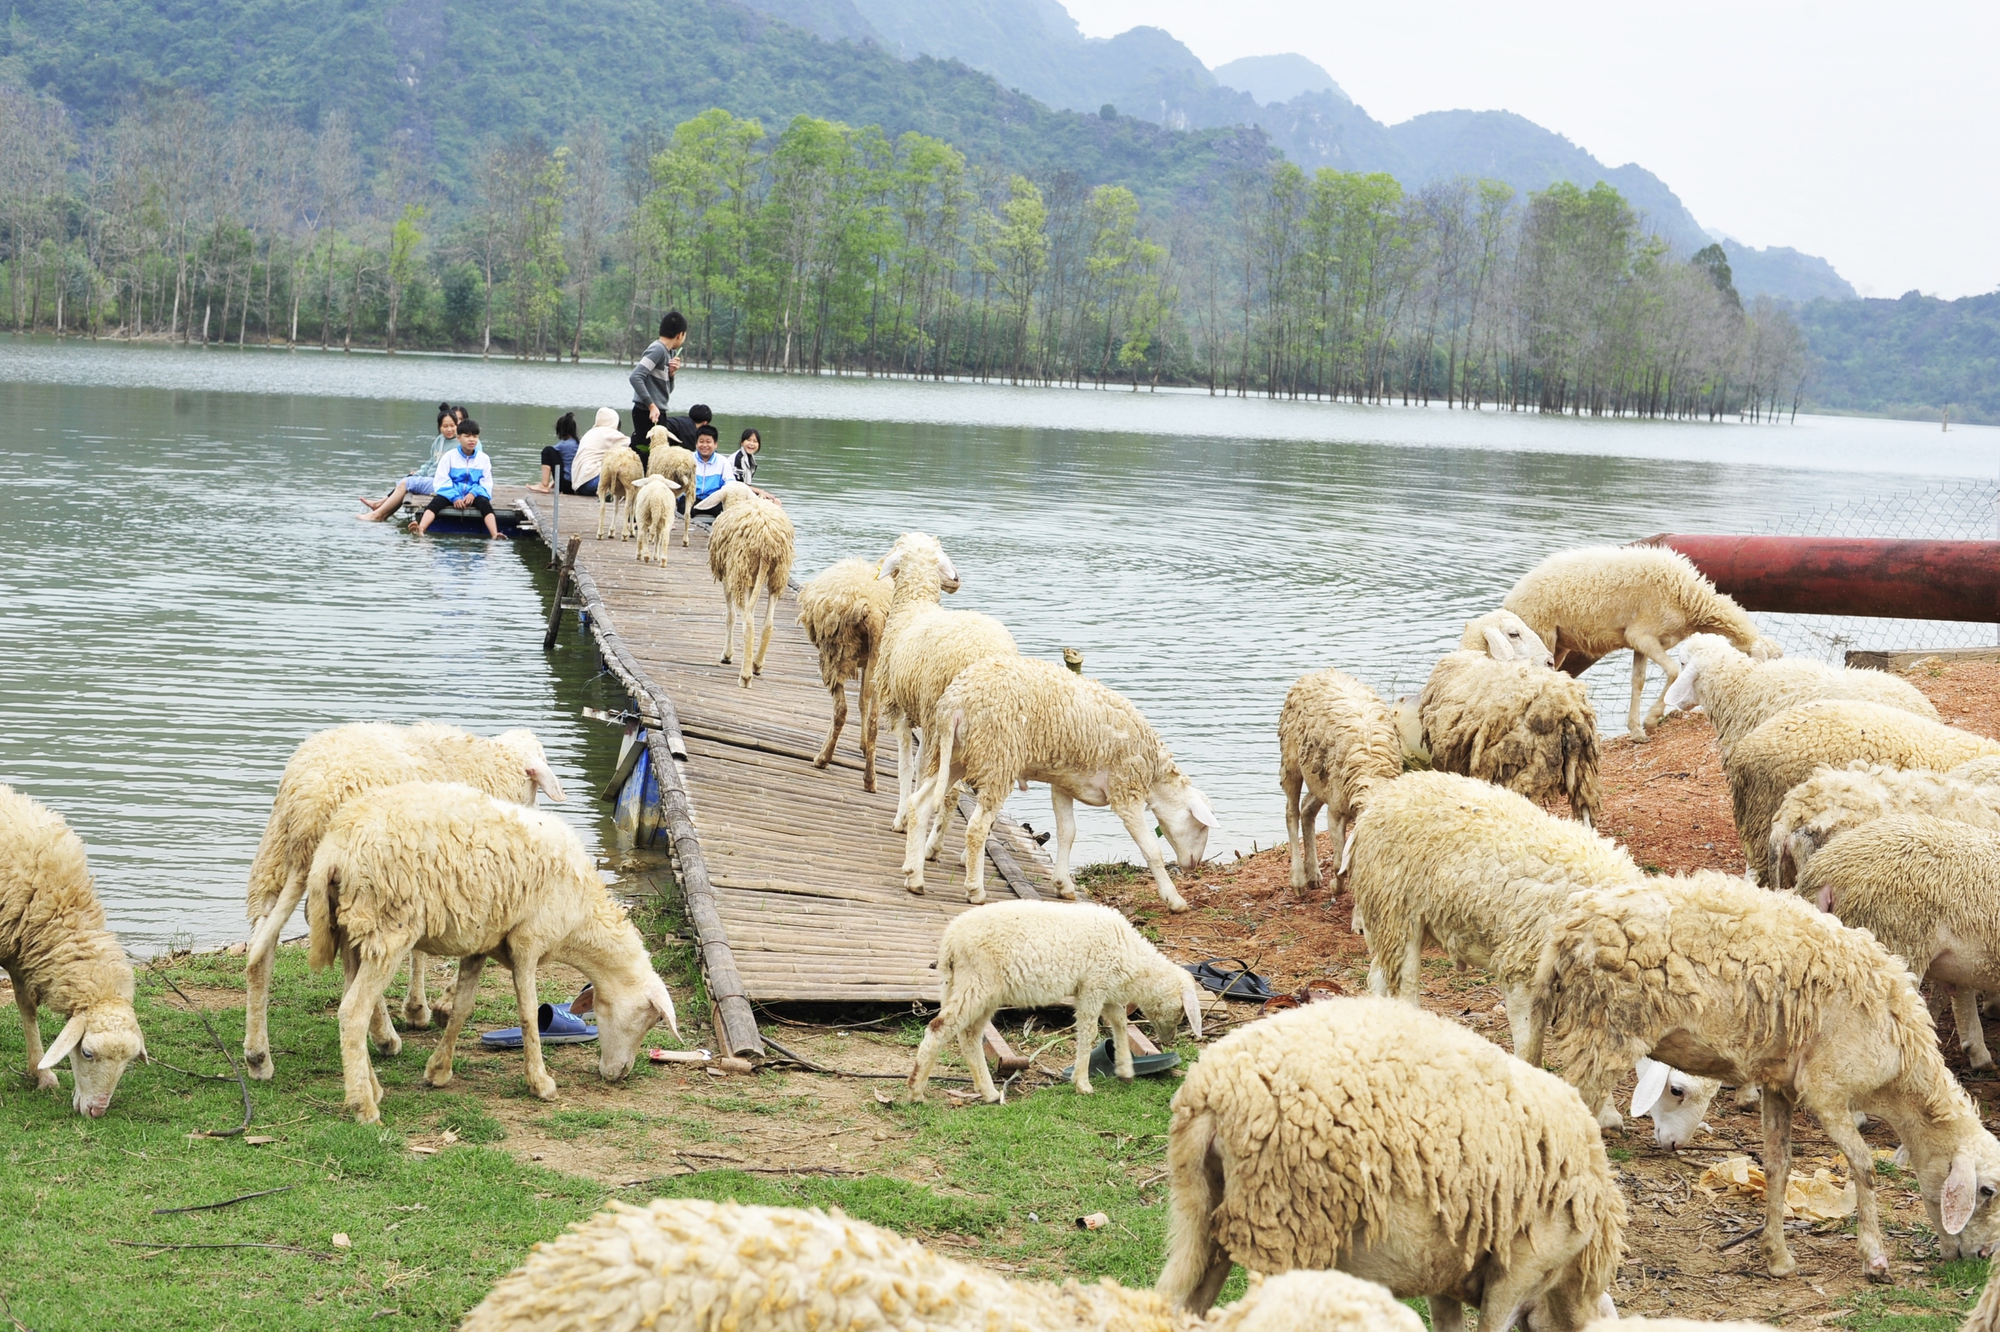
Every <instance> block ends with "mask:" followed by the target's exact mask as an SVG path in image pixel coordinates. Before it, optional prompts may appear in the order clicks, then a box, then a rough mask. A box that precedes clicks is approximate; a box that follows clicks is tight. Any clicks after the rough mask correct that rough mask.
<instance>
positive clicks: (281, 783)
mask: <svg viewBox="0 0 2000 1332" xmlns="http://www.w3.org/2000/svg"><path fill="white" fill-rule="evenodd" d="M413 781H457V782H468V783H470V784H471V785H473V786H476V787H478V788H479V789H480V790H482V791H484V792H486V793H487V794H488V795H492V796H498V797H499V798H500V799H502V800H512V801H514V802H516V803H517V804H523V805H532V804H534V803H535V796H536V793H537V792H539V793H541V794H542V795H546V796H547V797H548V798H549V799H551V800H554V801H557V802H560V801H561V800H562V799H563V798H564V797H563V789H562V783H561V782H559V781H557V780H556V774H555V771H554V769H552V768H550V767H549V759H548V755H547V754H546V753H545V752H544V751H543V749H542V742H541V741H539V740H537V739H536V738H535V735H534V732H532V731H505V732H502V733H501V734H499V735H496V736H494V737H493V738H492V739H490V740H489V739H486V738H484V737H482V736H476V735H472V734H470V733H469V732H466V731H461V730H459V729H458V728H457V727H454V726H440V725H438V724H436V723H434V722H419V723H418V724H416V725H414V726H393V725H389V724H387V723H382V722H362V723H357V724H355V725H351V726H336V727H334V728H332V729H331V730H326V731H320V732H319V733H317V734H315V735H310V736H307V737H306V739H305V740H304V741H303V742H302V743H301V744H300V745H299V747H298V748H297V749H295V750H293V751H292V757H291V758H290V759H289V760H288V761H287V762H286V763H285V771H284V775H283V776H281V777H279V779H278V795H277V798H276V799H275V800H273V801H272V802H271V817H270V818H269V820H267V821H266V822H265V824H264V836H263V839H262V840H261V841H259V842H258V843H257V854H256V856H255V857H254V858H253V859H252V860H251V862H250V882H249V891H248V892H247V894H246V898H247V902H246V907H247V914H248V915H249V917H250V946H249V949H248V953H247V956H246V958H245V965H244V972H245V977H246V983H247V988H248V991H249V994H248V1002H247V1003H246V1005H245V1013H244V1022H243V1063H244V1067H245V1068H246V1069H247V1070H248V1071H249V1074H250V1076H251V1077H253V1078H259V1079H265V1078H269V1077H270V1076H271V1074H272V1071H273V1069H274V1065H273V1063H272V1061H271V1033H270V1027H269V1012H270V1006H271V973H272V971H273V969H274V968H275V966H276V962H277V946H278V934H279V931H281V930H282V929H284V927H285V922H286V921H288V920H290V919H291V918H292V911H293V909H294V908H296V907H297V906H298V904H299V901H300V899H302V898H303V897H304V896H305V893H306V872H307V871H308V870H309V869H311V868H312V858H313V852H314V851H316V850H318V849H319V843H320V838H322V837H324V836H325V835H326V829H327V825H329V824H330V823H332V821H333V816H334V814H335V812H336V811H338V810H339V809H340V807H341V805H342V804H343V803H345V802H346V801H348V800H350V799H352V798H353V797H354V796H356V795H359V794H360V793H361V792H363V791H371V790H377V789H379V788H381V787H385V786H395V785H397V784H398V783H401V782H413ZM424 969H425V959H424V957H423V955H422V954H421V953H419V954H416V955H414V956H412V957H411V959H410V988H409V991H408V992H407V993H406V994H405V995H404V997H403V1017H404V1020H405V1021H407V1022H409V1023H410V1024H412V1025H413V1026H420V1027H422V1026H429V1025H430V1022H431V1018H432V1016H433V1015H432V1012H431V1005H430V999H429V996H428V994H427V993H426V987H425V985H424ZM372 1034H373V1036H374V1038H375V1044H376V1047H377V1048H378V1049H380V1050H382V1051H383V1052H384V1053H385V1054H392V1055H393V1054H395V1053H396V1052H397V1051H399V1050H401V1049H402V1047H403V1041H402V1038H401V1037H400V1036H398V1035H397V1034H396V1029H395V1028H394V1027H393V1026H391V1025H390V1022H389V1010H388V1008H387V1006H386V1005H385V1006H384V1007H383V1008H382V1010H381V1011H380V1012H379V1013H377V1014H376V1015H375V1023H374V1027H373V1030H372Z"/></svg>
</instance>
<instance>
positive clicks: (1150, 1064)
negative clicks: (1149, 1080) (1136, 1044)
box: [1057, 1036, 1181, 1081]
mask: <svg viewBox="0 0 2000 1332" xmlns="http://www.w3.org/2000/svg"><path fill="white" fill-rule="evenodd" d="M1180 1062H1181V1057H1180V1056H1179V1055H1178V1054H1176V1053H1174V1052H1173V1051H1172V1050H1163V1051H1161V1052H1160V1053H1159V1054H1156V1055H1142V1054H1135V1055H1133V1056H1132V1076H1133V1077H1135V1078H1143V1077H1149V1076H1151V1075H1152V1074H1154V1073H1164V1072H1166V1071H1167V1070H1168V1069H1170V1068H1174V1067H1177V1066H1178V1065H1179V1064H1180ZM1075 1072H1076V1065H1075V1064H1071V1065H1070V1066H1069V1067H1068V1068H1066V1069H1064V1070H1063V1071H1062V1072H1061V1073H1060V1074H1058V1075H1057V1076H1058V1077H1061V1078H1062V1079H1063V1080H1064V1081H1068V1080H1069V1078H1070V1076H1071V1075H1072V1074H1074V1073H1075ZM1117 1072H1118V1052H1117V1051H1116V1050H1114V1049H1112V1047H1111V1038H1110V1037H1108V1036H1107V1037H1105V1038H1104V1039H1103V1040H1102V1041H1100V1042H1099V1043H1098V1044H1097V1045H1096V1046H1094V1047H1093V1048H1092V1049H1091V1051H1090V1076H1091V1077H1093V1078H1108V1077H1113V1076H1115V1075H1116V1074H1117Z"/></svg>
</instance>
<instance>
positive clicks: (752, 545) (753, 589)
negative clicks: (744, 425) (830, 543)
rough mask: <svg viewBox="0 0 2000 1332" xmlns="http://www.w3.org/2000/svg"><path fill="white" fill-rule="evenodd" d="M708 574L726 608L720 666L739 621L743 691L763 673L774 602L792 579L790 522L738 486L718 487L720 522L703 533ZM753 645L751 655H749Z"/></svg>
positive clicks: (775, 615)
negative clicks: (760, 613) (759, 628)
mask: <svg viewBox="0 0 2000 1332" xmlns="http://www.w3.org/2000/svg"><path fill="white" fill-rule="evenodd" d="M708 571H709V572H710V573H712V574H714V575H715V581H716V582H718V583H721V584H722V599H723V602H724V604H725V605H726V606H727V607H728V618H727V622H726V623H725V625H724V626H723V630H722V660H723V664H725V665H727V664H728V662H729V660H730V657H731V655H732V654H733V652H734V650H735V638H736V620H737V617H739V616H740V617H742V620H743V673H742V677H741V678H742V681H743V687H744V688H745V689H748V688H749V687H750V677H751V676H753V675H762V674H763V673H764V654H765V653H766V652H768V651H769V650H770V648H771V627H772V626H773V625H775V624H776V623H777V621H778V598H779V597H781V596H783V595H784V594H785V583H786V580H788V579H789V578H790V577H791V576H792V520H791V519H790V518H787V517H786V516H785V511H784V510H783V509H781V508H779V507H778V506H777V505H776V504H774V503H772V502H771V501H770V500H767V499H765V498H764V497H763V496H762V495H759V494H758V493H757V492H756V491H754V490H752V489H751V488H750V487H749V486H746V485H744V484H743V483H742V482H741V481H729V482H725V483H724V484H723V487H722V516H721V517H720V518H717V519H716V520H715V526H714V527H712V528H710V529H709V533H708ZM760 594H761V595H762V596H763V597H764V599H765V600H764V633H763V636H762V637H761V638H760V637H758V636H757V633H756V623H757V598H758V596H759V595H760ZM752 643H755V645H756V651H755V652H754V653H753V652H752V651H751V645H752Z"/></svg>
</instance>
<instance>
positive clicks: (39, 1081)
mask: <svg viewBox="0 0 2000 1332" xmlns="http://www.w3.org/2000/svg"><path fill="white" fill-rule="evenodd" d="M31 1076H32V1077H33V1079H34V1083H35V1088H36V1090H38V1091H55V1090H56V1089H57V1088H59V1087H61V1086H62V1083H61V1081H60V1080H59V1079H57V1077H56V1075H55V1072H54V1071H53V1070H51V1069H46V1068H38V1069H36V1070H35V1071H34V1073H33V1074H32V1075H31Z"/></svg>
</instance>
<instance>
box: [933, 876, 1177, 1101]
mask: <svg viewBox="0 0 2000 1332" xmlns="http://www.w3.org/2000/svg"><path fill="white" fill-rule="evenodd" d="M937 971H938V981H939V984H940V985H941V986H942V991H941V995H940V1002H939V1006H938V1013H937V1016H936V1017H934V1018H932V1019H931V1020H930V1025H929V1026H928V1027H927V1028H925V1030H924V1039H923V1043H922V1044H921V1045H919V1046H918V1047H917V1062H916V1065H915V1067H913V1068H912V1069H911V1070H910V1083H909V1085H910V1099H911V1100H913V1101H921V1100H923V1099H924V1092H925V1090H926V1088H928V1087H929V1086H930V1080H931V1070H932V1069H933V1068H934V1067H936V1065H937V1058H938V1053H939V1052H940V1051H941V1050H943V1049H945V1048H946V1047H952V1048H955V1049H957V1050H958V1051H959V1053H960V1054H962V1055H964V1056H965V1062H966V1063H967V1064H968V1065H969V1066H970V1067H971V1069H972V1081H973V1084H974V1085H975V1086H977V1087H978V1089H979V1094H980V1095H981V1096H982V1097H984V1098H985V1099H986V1100H988V1101H998V1100H999V1099H1000V1093H999V1091H998V1090H996V1089H995V1088H994V1086H993V1078H992V1075H991V1074H989V1073H988V1072H987V1071H986V1059H985V1056H984V1055H983V1054H982V1053H981V1052H980V1048H979V1036H980V1033H981V1032H983V1031H985V1030H986V1024H987V1023H989V1022H991V1021H992V1020H993V1015H994V1014H995V1013H998V1012H999V1011H1000V1010H1001V1009H1003V1008H1052V1007H1054V1006H1055V1005H1057V1004H1069V1005H1070V1006H1072V1007H1073V1008H1074V1009H1075V1010H1076V1070H1075V1072H1074V1073H1073V1074H1072V1076H1071V1078H1070V1081H1071V1082H1073V1083H1074V1084H1075V1086H1076V1089H1077V1091H1078V1092H1080V1093H1082V1094H1083V1095H1085V1096H1088V1095H1090V1093H1091V1091H1092V1087H1091V1085H1090V1052H1091V1051H1092V1050H1093V1049H1094V1048H1095V1047H1096V1045H1097V1020H1098V1018H1099V1016H1100V1015H1101V1016H1102V1017H1103V1019H1104V1023H1105V1025H1106V1026H1108V1027H1109V1028H1110V1029H1111V1047H1112V1050H1113V1052H1114V1053H1115V1054H1116V1055H1117V1072H1118V1076H1119V1077H1120V1078H1121V1079H1123V1080H1125V1081H1126V1082H1130V1081H1131V1080H1132V1048H1131V1046H1130V1044H1129V1043H1128V1041H1127V1038H1126V1033H1125V1007H1126V1005H1127V1004H1137V1005H1138V1006H1139V1008H1140V1010H1141V1011H1142V1012H1144V1013H1145V1015H1146V1017H1147V1018H1148V1019H1149V1020H1151V1022H1152V1024H1153V1032H1154V1035H1155V1036H1156V1037H1157V1038H1158V1040H1159V1042H1160V1044H1161V1045H1163V1046H1164V1045H1168V1044H1171V1043H1172V1041H1173V1038H1174V1029H1175V1027H1176V1025H1177V1024H1178V1023H1179V1021H1180V1019H1181V1018H1182V1017H1186V1018H1187V1024H1188V1031H1189V1032H1190V1033H1192V1034H1193V1036H1194V1038H1195V1039H1196V1040H1200V1039H1201V987H1200V986H1198V985H1196V984H1195V980H1194V977H1193V975H1191V974H1190V973H1189V972H1188V971H1187V970H1186V969H1185V968H1183V967H1178V966H1175V965H1174V964H1173V963H1172V962H1169V961H1167V959H1166V958H1165V957H1164V956H1162V955H1161V953H1160V950H1159V949H1157V948H1155V947H1153V945H1151V944H1150V943H1147V942H1146V940H1145V938H1144V937H1143V936H1142V935H1141V934H1140V933H1139V931H1137V930H1136V929H1133V928H1132V925H1131V922H1129V921H1127V920H1126V919H1125V917H1123V916H1121V915H1119V914H1118V913H1117V912H1116V911H1113V910H1112V909H1111V908H1110V907H1104V906H1095V905H1092V904H1090V903H1087V902H1086V903H1079V904H1077V905H1075V906H1063V905H1060V904H1058V903H1055V902H995V903H994V904H993V905H992V906H989V907H983V908H981V909H980V910H978V911H967V912H964V913H962V914H960V915H958V916H956V917H954V918H953V919H952V922H951V924H949V925H947V926H945V927H944V938H943V939H941V940H940V941H939V942H938V960H937Z"/></svg>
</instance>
